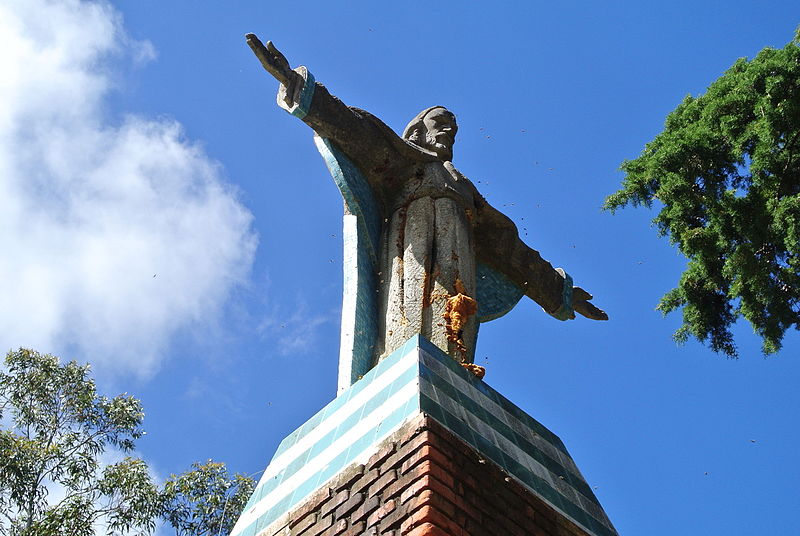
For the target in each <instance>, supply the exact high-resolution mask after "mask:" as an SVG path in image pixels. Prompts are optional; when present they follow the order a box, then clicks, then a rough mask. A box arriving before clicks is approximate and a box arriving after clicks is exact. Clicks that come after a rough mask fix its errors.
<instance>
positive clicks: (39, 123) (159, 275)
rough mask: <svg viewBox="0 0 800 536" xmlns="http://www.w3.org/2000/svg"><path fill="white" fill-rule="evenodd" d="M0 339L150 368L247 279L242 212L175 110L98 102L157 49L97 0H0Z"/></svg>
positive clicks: (127, 367)
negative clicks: (117, 113) (157, 114)
mask: <svg viewBox="0 0 800 536" xmlns="http://www.w3.org/2000/svg"><path fill="white" fill-rule="evenodd" d="M0 50H2V54H0V207H2V210H0V254H2V257H3V258H2V260H0V348H3V349H8V348H12V347H18V346H28V347H33V348H36V349H38V350H40V351H46V352H50V353H58V354H62V355H63V356H64V357H70V358H71V357H77V358H80V359H87V360H90V361H92V362H93V363H96V364H100V365H101V367H102V368H108V369H111V370H114V371H115V372H119V373H135V374H139V375H141V376H147V375H148V374H151V373H152V372H154V371H155V370H156V369H157V368H158V364H159V362H160V359H161V358H162V356H163V353H164V349H165V348H166V346H167V344H168V342H169V340H170V337H171V336H173V335H174V334H175V333H176V331H178V330H180V329H182V328H186V327H189V326H197V325H200V324H202V323H203V322H205V321H207V319H209V318H212V319H213V318H214V317H215V316H218V315H219V313H220V311H221V308H222V307H223V305H224V303H225V301H226V299H227V298H228V296H229V294H230V292H231V290H232V289H233V288H234V287H236V286H237V285H240V284H242V283H244V282H246V281H247V278H248V277H249V272H250V268H251V266H252V260H253V255H254V252H255V247H256V238H255V235H254V234H253V231H252V228H251V222H252V215H251V214H250V212H249V211H248V210H247V209H246V208H245V207H243V206H242V205H241V203H240V202H239V201H238V199H237V196H236V192H235V190H234V189H233V188H232V187H231V186H230V185H229V184H227V183H226V182H225V180H224V177H223V170H222V169H221V166H220V165H219V164H218V163H217V162H215V161H214V160H212V159H211V158H210V157H209V156H208V155H207V154H206V153H205V152H204V151H203V149H202V147H200V146H199V145H198V144H196V143H193V142H191V141H190V140H187V139H186V137H185V135H184V133H183V131H182V128H181V125H180V124H179V123H177V122H176V121H173V120H168V119H163V118H157V119H153V118H147V117H141V116H136V115H129V116H127V117H126V118H124V119H123V120H112V119H110V118H109V117H107V115H106V114H105V106H106V104H107V103H106V98H107V97H108V95H109V92H110V91H112V90H113V77H112V75H111V74H109V73H111V72H113V66H114V65H115V64H117V63H118V62H137V61H143V60H146V59H148V58H152V57H153V56H154V51H153V47H152V46H151V45H150V44H149V43H146V42H144V43H143V42H137V41H134V40H132V39H131V38H129V37H128V36H127V35H126V33H125V30H124V28H123V23H122V20H121V17H120V16H119V15H118V13H116V12H115V11H114V9H113V8H112V7H111V6H110V5H109V4H107V3H105V2H102V1H84V0H61V1H55V0H0Z"/></svg>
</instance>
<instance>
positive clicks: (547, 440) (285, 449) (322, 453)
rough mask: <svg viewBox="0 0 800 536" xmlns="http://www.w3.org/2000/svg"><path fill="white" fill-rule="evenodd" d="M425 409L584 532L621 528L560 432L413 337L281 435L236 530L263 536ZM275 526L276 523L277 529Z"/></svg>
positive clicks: (607, 533) (609, 535) (603, 533)
mask: <svg viewBox="0 0 800 536" xmlns="http://www.w3.org/2000/svg"><path fill="white" fill-rule="evenodd" d="M420 414H425V415H427V416H428V417H429V418H431V419H434V420H435V421H437V422H438V423H439V424H441V425H442V426H443V427H444V428H446V429H447V430H449V431H450V432H452V433H453V434H454V435H455V436H457V437H458V438H459V439H460V440H461V441H463V442H464V443H465V444H466V445H468V446H469V447H471V448H472V449H474V450H475V451H476V452H477V453H479V454H480V455H481V456H483V457H485V458H486V459H488V460H490V461H491V462H493V463H494V464H495V465H496V466H498V467H499V469H500V470H502V471H504V472H505V473H507V474H508V475H509V476H510V477H512V478H513V479H514V480H516V481H517V482H518V483H519V484H521V485H522V486H523V487H524V488H526V489H527V490H529V491H530V492H531V493H532V494H533V495H534V496H535V497H537V498H538V499H539V500H541V501H542V502H544V503H545V504H546V505H547V506H548V507H550V508H552V510H553V511H555V512H557V513H558V514H559V515H561V516H563V517H564V518H565V519H567V520H569V522H571V523H574V525H576V526H577V527H578V528H580V529H581V530H582V531H583V532H585V533H586V534H590V535H596V536H613V535H616V531H615V530H614V528H613V526H612V525H611V522H610V521H609V520H608V518H607V516H606V515H605V513H604V512H603V509H602V508H601V506H600V504H599V503H598V501H597V499H596V498H595V496H594V494H593V493H592V491H591V489H590V487H589V485H588V484H587V483H586V481H585V480H584V479H583V477H582V476H581V474H580V472H579V471H578V468H577V467H576V466H575V463H574V462H573V461H572V458H571V457H570V456H569V454H568V453H567V450H566V448H565V447H564V445H563V443H562V442H561V440H560V439H559V438H558V437H556V436H555V435H554V434H553V433H552V432H550V431H549V430H547V429H546V428H545V427H544V426H542V425H541V424H540V423H538V422H537V421H536V420H534V419H533V418H531V417H530V416H528V415H527V414H526V413H525V412H523V411H522V410H521V409H519V408H518V407H517V406H515V405H514V404H512V403H511V402H510V401H508V400H507V399H506V398H504V397H503V396H502V395H500V394H499V393H498V392H497V391H495V390H494V389H492V388H491V387H489V386H488V385H487V384H485V383H484V382H483V381H481V380H478V379H476V378H475V377H474V376H473V375H472V374H470V373H469V372H467V371H466V370H464V369H463V368H462V367H461V366H460V365H458V364H457V363H455V362H454V361H453V360H452V359H451V358H450V357H448V356H447V355H445V354H444V353H442V352H441V351H440V350H439V349H438V348H436V347H435V346H433V345H432V344H430V343H429V342H428V341H426V340H425V339H423V338H422V337H414V338H412V339H410V340H409V341H408V342H406V344H405V345H404V346H403V347H402V348H400V349H398V350H397V351H395V352H394V353H393V354H392V355H391V356H389V357H388V358H386V359H384V360H383V361H381V362H380V363H379V364H378V365H377V366H376V367H374V368H373V369H372V370H370V371H369V372H368V373H367V374H366V375H365V376H364V377H363V378H362V379H361V380H359V381H357V382H356V383H355V384H353V385H352V386H351V387H350V388H349V389H348V390H346V391H344V392H343V393H341V394H340V395H339V396H338V397H337V398H336V399H335V400H333V401H332V402H331V403H330V404H328V405H327V406H326V407H325V408H323V409H322V411H320V412H319V413H317V414H316V415H314V416H313V417H312V418H311V419H309V420H308V422H306V423H305V424H304V425H303V426H301V427H300V428H299V429H297V430H296V431H295V432H293V433H292V434H290V435H289V436H288V437H287V438H286V439H284V440H283V442H281V444H280V446H279V447H278V450H277V452H276V453H275V456H274V457H273V459H272V462H271V463H270V465H269V467H268V468H267V470H266V471H265V473H264V475H263V476H262V478H261V480H260V481H259V483H258V486H257V487H256V489H255V491H254V493H253V496H252V497H251V499H250V501H249V503H248V504H247V506H246V507H245V509H244V511H243V512H242V515H241V517H240V518H239V520H238V522H237V523H236V526H235V527H234V529H233V532H232V533H231V536H257V535H259V534H260V533H262V532H265V533H270V531H268V530H267V531H265V529H269V528H270V527H271V525H273V524H274V523H275V522H276V521H278V520H279V519H285V518H286V514H287V513H289V512H291V511H292V510H294V509H295V508H296V507H297V506H298V505H300V504H301V503H302V502H303V501H304V500H305V499H307V498H308V497H309V496H310V495H311V494H312V493H314V492H315V491H317V490H320V489H322V488H325V487H326V486H328V485H329V484H330V483H331V482H332V481H334V480H335V479H336V478H337V476H339V475H341V474H342V472H343V471H345V469H347V468H348V467H350V466H352V465H354V464H361V463H365V462H366V461H367V459H368V458H370V456H372V455H373V454H375V452H376V450H377V449H378V448H379V447H380V446H381V444H382V443H384V442H385V441H386V440H387V438H389V436H390V435H391V434H393V432H396V431H397V430H398V429H400V428H401V427H402V426H403V425H404V424H405V423H408V422H409V421H412V420H414V419H418V417H419V416H420ZM273 532H274V531H273Z"/></svg>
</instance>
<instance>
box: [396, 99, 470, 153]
mask: <svg viewBox="0 0 800 536" xmlns="http://www.w3.org/2000/svg"><path fill="white" fill-rule="evenodd" d="M457 131H458V125H457V124H456V116H455V115H453V112H451V111H450V110H448V109H447V108H445V107H444V106H433V107H432V108H428V109H427V110H423V111H421V112H420V113H419V114H417V116H416V117H415V118H414V119H412V120H411V122H410V123H409V124H408V126H406V129H405V130H404V131H403V137H404V138H405V139H407V140H408V141H410V142H413V143H415V144H417V145H419V146H420V147H422V148H424V149H428V150H429V151H432V152H434V153H436V155H438V156H439V158H441V159H442V160H452V159H453V144H455V142H456V132H457Z"/></svg>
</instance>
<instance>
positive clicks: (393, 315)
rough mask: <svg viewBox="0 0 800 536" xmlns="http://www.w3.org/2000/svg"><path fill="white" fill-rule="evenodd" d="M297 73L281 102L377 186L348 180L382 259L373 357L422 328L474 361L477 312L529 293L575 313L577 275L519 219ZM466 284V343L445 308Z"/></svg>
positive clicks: (323, 146) (344, 163) (499, 310)
mask: <svg viewBox="0 0 800 536" xmlns="http://www.w3.org/2000/svg"><path fill="white" fill-rule="evenodd" d="M297 72H298V73H300V74H301V76H302V77H303V79H304V80H305V84H304V86H303V87H298V88H297V92H296V94H295V95H294V102H295V103H296V104H294V105H293V106H287V105H286V104H285V103H284V99H283V97H284V96H285V91H286V88H285V87H281V90H280V92H279V94H278V103H279V105H280V106H281V107H283V108H284V109H286V110H287V111H289V112H290V113H292V114H293V115H295V116H297V117H299V118H300V119H302V120H303V121H304V122H305V123H306V124H308V125H309V126H310V127H311V128H312V129H313V130H314V131H315V132H316V134H317V136H318V137H319V138H321V140H320V139H318V142H317V145H318V147H320V150H321V151H322V152H323V156H325V155H326V153H327V154H328V156H327V157H326V160H333V161H334V162H333V163H331V162H330V161H329V168H331V171H332V173H334V171H335V170H334V168H336V167H337V166H338V168H337V169H339V171H337V173H339V174H340V175H343V176H344V177H343V178H342V179H341V181H342V182H347V181H348V180H349V178H348V177H347V175H348V174H350V175H353V174H355V175H358V174H360V175H361V176H363V179H364V180H365V181H366V184H367V185H368V188H367V189H368V190H369V192H366V193H365V192H362V193H361V194H358V192H355V193H351V194H352V195H350V196H348V195H347V194H346V193H345V190H344V189H343V195H345V210H346V211H350V210H352V209H353V207H350V205H351V204H362V205H366V208H365V209H364V210H362V209H361V208H358V207H356V209H357V211H359V217H360V218H361V219H362V220H370V219H372V220H373V223H370V222H369V221H366V225H365V226H362V227H360V228H362V230H363V229H366V230H365V231H364V232H365V233H366V234H370V233H372V234H373V235H374V238H375V239H374V240H373V241H372V243H371V244H370V243H369V242H370V241H369V240H367V241H366V242H367V243H366V244H365V245H364V247H365V248H370V247H371V248H373V249H374V250H375V251H374V256H375V257H376V258H377V259H376V260H377V262H376V266H375V270H376V273H375V274H374V275H375V278H374V283H375V285H374V286H375V287H376V288H375V289H374V290H375V291H376V293H377V294H378V296H379V299H378V300H377V303H376V305H377V312H376V314H377V319H376V320H377V326H376V328H377V329H376V333H375V335H374V337H375V340H374V342H373V344H372V345H371V346H372V348H371V350H370V351H371V354H372V356H373V359H375V360H377V359H380V358H382V357H384V356H386V355H388V354H389V353H391V352H392V351H393V350H395V349H397V348H398V347H399V346H400V345H402V343H403V342H405V341H406V340H407V339H409V338H410V337H412V336H413V335H415V334H421V335H423V336H424V337H426V338H427V339H428V340H430V341H431V342H432V343H434V344H435V345H436V346H438V347H439V348H441V349H442V350H443V351H445V352H447V353H448V354H450V355H451V356H453V357H454V358H456V359H457V360H459V361H466V362H472V361H473V359H474V349H475V340H476V337H477V330H478V321H486V320H492V319H494V318H498V317H499V316H502V315H503V314H505V313H506V312H508V310H510V309H511V308H512V307H513V306H514V305H515V304H516V302H517V301H518V300H519V299H520V297H521V296H522V295H527V296H529V297H530V298H532V299H533V300H534V301H536V302H537V303H538V304H539V305H541V306H542V308H543V309H544V310H545V311H546V312H548V313H549V314H551V315H553V316H555V317H556V318H559V319H561V320H565V319H567V318H574V313H573V312H572V309H571V290H572V281H571V279H570V278H569V276H567V275H566V274H565V273H564V272H563V270H560V269H558V270H556V269H555V268H553V267H552V266H551V265H550V263H548V262H547V261H545V260H543V259H542V258H541V256H540V255H539V253H538V252H536V251H535V250H533V249H531V248H529V247H528V246H526V245H525V244H524V243H523V242H522V241H521V240H520V238H519V233H518V232H517V228H516V226H515V225H514V223H513V222H512V221H511V220H510V219H509V218H507V217H506V216H504V215H503V214H501V213H500V212H499V211H497V210H496V209H494V208H493V207H492V206H491V205H489V204H488V203H487V202H486V200H485V199H484V198H483V197H482V196H481V195H480V193H479V192H478V191H477V189H476V188H475V186H474V185H473V184H472V183H471V182H470V181H469V180H468V179H467V178H466V177H464V176H463V175H462V174H461V173H459V172H458V170H456V169H455V168H454V167H453V165H452V163H451V162H449V161H443V160H442V159H441V158H440V157H439V156H437V155H436V154H434V153H433V152H431V151H429V150H427V149H425V148H423V147H420V146H418V145H416V144H414V143H411V142H409V141H407V140H405V139H403V138H401V137H400V136H398V135H397V134H396V133H395V132H394V131H393V130H392V129H391V128H389V127H388V126H387V125H385V124H384V123H383V122H382V121H381V120H380V119H378V118H377V117H375V116H373V115H372V114H370V113H369V112H366V111H364V110H360V109H357V108H352V107H348V106H346V105H345V104H344V103H342V102H341V101H340V100H339V99H338V98H336V97H334V96H333V95H331V94H330V93H329V92H328V91H327V89H326V88H325V86H323V85H322V84H319V83H317V82H315V81H314V79H313V77H312V76H311V75H310V74H309V73H308V71H307V70H306V69H305V68H304V67H300V68H298V69H297ZM332 166H333V167H332ZM352 167H355V168H356V169H349V168H352ZM342 170H343V171H342ZM334 175H336V173H334ZM338 182H339V181H338V180H337V183H338ZM340 188H343V186H342V184H340ZM353 189H354V190H358V186H355V187H354V188H353ZM348 197H351V199H348ZM370 197H371V198H372V199H367V198H370ZM369 213H371V214H369ZM374 222H377V226H376V225H375V223H374ZM370 227H372V229H371V230H370V229H369V228H370ZM376 227H379V228H376ZM457 282H458V283H457ZM462 285H463V287H462ZM482 289H483V292H482ZM459 291H461V293H463V294H465V295H466V296H468V297H471V298H475V297H477V300H478V304H477V305H478V314H477V315H471V316H468V317H467V319H466V322H465V324H464V325H463V326H462V327H461V331H460V333H458V336H459V338H460V341H463V347H465V348H466V352H463V349H462V350H460V349H459V347H460V346H461V344H459V342H456V341H454V340H453V339H454V337H453V336H452V335H453V334H452V333H451V334H450V335H451V336H450V337H448V332H447V325H446V324H447V322H446V319H445V317H444V315H445V312H446V311H445V309H446V304H447V300H448V299H449V298H451V297H453V296H455V295H456V294H458V293H459ZM482 295H483V296H486V298H485V299H481V296H482ZM482 302H483V303H482ZM489 302H496V303H489ZM354 329H358V327H355V328H354ZM463 347H462V348H463Z"/></svg>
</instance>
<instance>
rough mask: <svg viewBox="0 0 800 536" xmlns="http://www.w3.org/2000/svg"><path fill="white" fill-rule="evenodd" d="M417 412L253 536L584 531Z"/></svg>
mask: <svg viewBox="0 0 800 536" xmlns="http://www.w3.org/2000/svg"><path fill="white" fill-rule="evenodd" d="M586 534H587V533H586V532H584V531H583V530H582V529H580V528H579V527H578V526H576V525H575V524H574V523H572V522H571V521H569V520H568V519H567V518H565V517H564V516H563V515H562V514H560V513H559V512H557V511H556V510H554V509H553V508H551V507H550V506H549V505H547V504H546V503H545V502H544V501H542V500H541V499H539V498H538V497H536V496H535V495H534V494H533V493H531V492H530V491H529V490H528V489H527V488H525V487H523V486H522V485H521V484H519V483H518V482H517V481H516V480H514V479H513V478H511V477H509V476H508V474H507V473H505V472H504V471H503V470H502V469H500V468H499V467H498V466H497V465H495V464H494V463H493V462H491V461H488V460H486V459H484V458H483V457H482V456H481V455H480V454H479V453H478V452H477V451H475V450H474V449H473V448H472V447H470V446H468V445H467V444H466V443H464V442H463V441H462V440H461V439H459V438H458V437H456V436H454V435H453V434H452V433H451V432H449V431H448V430H446V429H445V428H444V427H442V426H441V425H440V424H439V423H437V422H436V421H435V420H433V419H432V418H430V417H428V416H427V415H424V414H420V415H419V416H418V417H416V418H414V419H413V420H411V421H410V422H408V423H406V424H405V425H404V426H403V427H402V428H400V429H399V430H398V431H397V432H396V433H395V434H393V435H392V437H390V438H389V439H388V440H386V441H385V442H383V443H382V444H381V445H380V446H379V447H378V448H377V449H376V452H375V454H374V455H373V456H372V457H371V458H370V459H369V461H368V462H367V463H366V464H358V465H352V466H350V467H348V468H347V469H345V470H344V471H342V473H340V474H339V476H338V477H336V478H335V479H334V480H333V481H331V482H330V483H329V485H328V486H326V487H323V488H322V489H320V490H318V491H317V492H315V493H313V494H312V495H311V496H310V497H309V498H308V499H307V500H305V501H304V502H303V503H302V504H301V505H299V506H298V507H297V508H295V509H294V510H292V511H290V512H289V513H287V514H286V515H284V516H283V517H281V518H280V519H278V520H276V521H275V522H274V523H272V525H270V526H269V527H267V528H266V529H265V530H263V531H261V532H260V533H259V536H278V535H280V536H319V535H324V536H362V535H392V536H504V535H509V536H586Z"/></svg>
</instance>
